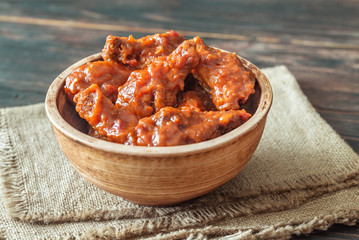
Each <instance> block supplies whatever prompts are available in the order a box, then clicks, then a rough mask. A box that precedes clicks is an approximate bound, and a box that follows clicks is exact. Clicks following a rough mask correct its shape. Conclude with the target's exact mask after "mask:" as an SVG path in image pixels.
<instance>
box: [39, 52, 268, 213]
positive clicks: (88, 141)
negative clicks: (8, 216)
mask: <svg viewBox="0 0 359 240" xmlns="http://www.w3.org/2000/svg"><path fill="white" fill-rule="evenodd" d="M101 59H102V58H101V54H100V53H98V54H94V55H92V56H89V57H86V58H84V59H82V60H80V61H78V62H77V63H75V64H74V65H72V66H70V67H69V68H68V69H66V70H65V71H64V72H63V73H61V74H60V75H59V76H58V77H57V78H56V79H55V80H54V82H53V83H52V84H51V86H50V88H49V90H48V93H47V96H46V112H47V115H48V117H49V119H50V121H51V124H52V127H53V130H54V132H55V136H56V138H57V141H58V143H59V145H60V147H61V149H62V151H63V152H64V154H65V155H66V157H67V158H68V160H69V161H70V162H71V163H72V165H73V167H74V168H75V170H76V171H77V172H78V173H79V174H81V175H82V176H83V177H84V178H85V179H87V180H88V181H90V182H91V183H93V184H95V185H97V186H98V187H100V188H102V189H104V190H105V191H108V192H110V193H113V194H116V195H118V196H121V197H123V198H125V199H127V200H129V201H132V202H134V203H138V204H143V205H151V206H165V205H173V204H175V203H179V202H183V201H185V200H188V199H191V198H194V197H197V196H200V195H202V194H205V193H208V192H210V191H212V190H214V189H216V188H217V187H219V186H220V185H222V184H224V183H225V182H227V181H229V180H230V179H232V178H233V177H234V176H236V174H238V172H239V171H240V170H241V169H242V168H243V167H244V165H245V164H246V163H247V162H248V160H249V159H250V158H251V156H252V155H253V153H254V151H255V149H256V147H257V145H258V143H259V140H260V138H261V136H262V133H263V129H264V125H265V122H266V117H267V113H268V111H269V109H270V106H271V103H272V90H271V86H270V84H269V81H268V79H267V78H266V76H265V75H264V74H263V73H262V72H261V71H260V70H259V69H258V68H257V67H256V66H255V65H253V64H252V63H250V62H249V61H247V60H245V59H242V58H240V59H241V60H242V61H243V63H244V65H245V66H247V67H248V68H249V69H250V70H251V71H253V73H254V74H255V76H256V78H257V82H256V87H255V88H256V93H255V94H254V95H253V96H251V98H250V100H249V101H250V104H248V105H247V106H245V108H246V109H247V111H248V112H250V113H252V114H253V116H252V117H251V118H250V119H249V120H248V121H247V122H246V123H244V124H243V125H241V126H240V127H238V128H236V129H234V130H233V131H231V132H229V133H227V134H225V135H223V136H220V137H218V138H215V139H212V140H209V141H205V142H201V143H195V144H188V145H181V146H173V147H141V146H127V145H122V144H118V143H112V142H108V141H104V140H100V139H97V138H93V137H90V136H89V135H87V134H86V133H87V131H88V124H87V122H86V121H84V120H83V119H81V118H80V117H79V116H78V114H77V112H76V111H75V107H74V106H73V104H71V103H70V102H68V101H67V98H66V95H65V93H64V90H63V87H64V84H65V79H66V77H67V76H68V75H69V74H70V73H71V72H72V71H73V70H74V69H75V68H77V67H79V66H81V65H84V64H86V63H87V62H91V61H97V60H101Z"/></svg>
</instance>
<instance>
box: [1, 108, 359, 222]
mask: <svg viewBox="0 0 359 240" xmlns="http://www.w3.org/2000/svg"><path fill="white" fill-rule="evenodd" d="M5 111H6V109H1V111H0V140H1V144H2V145H0V153H1V155H0V157H2V158H4V159H1V163H0V174H1V177H2V180H3V182H2V185H3V188H4V191H3V194H4V196H5V204H6V206H7V208H8V211H9V215H10V216H11V217H12V218H14V219H19V220H22V221H26V222H39V223H56V222H66V221H84V220H90V219H95V220H101V221H106V220H116V219H122V218H128V217H131V218H133V219H136V218H139V220H143V219H148V220H149V218H148V217H149V216H153V217H154V218H156V217H157V218H161V219H162V220H161V221H164V222H179V223H186V219H188V223H186V224H184V225H183V224H180V226H181V227H186V226H187V227H188V226H189V224H194V223H197V224H198V223H201V222H202V223H203V222H206V223H208V222H210V221H215V220H218V219H221V218H223V217H225V216H228V215H229V216H234V215H236V216H240V215H245V214H253V211H252V210H249V209H251V208H252V206H251V204H254V203H255V202H257V205H259V206H260V207H259V208H258V209H256V210H255V212H265V211H267V212H269V211H276V210H277V211H278V210H281V209H285V208H289V207H295V206H298V205H301V204H303V203H304V202H306V201H308V200H309V199H311V198H312V199H313V198H316V197H319V196H321V195H323V194H325V193H328V192H332V191H337V190H340V189H345V188H348V187H351V186H354V185H359V179H358V178H359V168H357V167H356V166H347V167H350V168H351V170H353V167H354V168H356V171H355V172H354V173H350V174H342V175H339V176H337V177H336V178H330V177H329V176H326V175H324V176H319V177H320V178H321V179H322V180H323V179H325V180H326V181H324V182H321V181H316V179H315V178H316V176H311V177H310V178H306V179H299V180H298V181H297V182H296V183H297V184H296V185H295V186H292V185H291V184H290V183H287V184H286V185H285V186H284V187H282V188H281V189H280V190H279V191H269V189H266V188H262V189H261V190H260V192H257V193H255V194H252V195H251V196H246V197H238V196H236V193H235V192H234V193H233V195H232V197H231V198H228V199H227V200H226V201H223V202H221V203H218V204H216V206H211V207H206V206H205V207H198V206H195V207H193V208H192V209H189V208H186V210H185V211H183V210H182V211H178V212H176V213H175V214H173V211H169V212H168V213H166V209H160V210H158V211H157V210H155V209H153V208H130V209H121V210H116V206H114V208H113V209H102V210H98V209H95V210H94V209H85V210H83V211H82V212H76V213H71V214H69V213H66V212H65V213H61V214H57V215H54V214H53V213H52V214H51V215H49V214H48V213H43V212H34V211H32V210H29V209H28V208H27V204H26V198H25V196H26V194H21V193H24V182H23V179H22V176H19V175H20V174H19V171H17V170H18V166H17V161H16V155H15V153H14V152H13V146H12V143H11V139H10V137H9V136H10V134H11V132H10V131H11V129H9V128H7V124H6V121H7V119H6V117H5ZM318 182H319V183H318ZM298 184H299V186H301V187H300V188H298ZM5 186H6V188H5ZM299 191H301V192H302V193H305V194H301V197H296V196H294V195H295V194H296V193H298V192H299ZM211 194H216V192H213V193H211ZM276 195H278V196H276ZM279 195H282V196H285V195H290V201H289V200H288V201H284V202H283V203H282V204H281V205H278V204H277V203H275V206H276V209H274V210H273V206H272V205H268V204H265V205H263V204H261V203H258V201H260V199H263V198H273V197H277V198H280V196H279ZM303 196H304V197H303ZM229 201H232V202H234V201H235V202H236V204H232V203H231V202H229ZM249 203H250V204H249ZM232 210H233V211H232ZM159 212H161V213H159ZM171 214H173V216H171ZM141 217H142V219H140V218H141ZM192 226H193V225H192Z"/></svg>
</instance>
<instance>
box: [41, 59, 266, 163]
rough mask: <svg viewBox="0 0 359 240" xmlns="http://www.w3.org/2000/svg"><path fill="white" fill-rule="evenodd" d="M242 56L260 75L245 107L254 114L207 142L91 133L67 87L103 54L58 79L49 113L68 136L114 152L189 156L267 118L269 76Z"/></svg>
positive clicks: (51, 91)
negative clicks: (151, 143) (129, 141)
mask: <svg viewBox="0 0 359 240" xmlns="http://www.w3.org/2000/svg"><path fill="white" fill-rule="evenodd" d="M240 59H241V61H242V62H243V64H244V65H245V66H246V67H247V68H249V69H250V70H251V71H252V72H253V73H254V74H255V76H256V84H255V93H254V94H253V95H252V96H251V97H250V98H249V100H248V101H247V103H246V104H245V105H243V106H241V108H244V109H245V110H246V111H247V112H249V113H251V114H252V117H251V118H250V119H249V120H248V121H247V122H246V123H244V124H243V125H241V126H239V127H238V128H236V129H234V130H232V131H231V132H229V133H227V134H224V135H222V136H220V137H217V138H215V139H212V140H208V141H205V142H200V143H194V144H188V145H180V146H172V147H142V146H127V145H122V144H117V143H112V142H108V141H104V140H100V139H97V138H93V137H91V136H89V135H88V134H87V132H88V129H89V125H88V123H87V122H86V121H85V120H84V119H82V118H80V117H79V115H78V113H77V112H76V110H75V106H74V104H73V103H71V102H70V101H69V100H68V99H67V96H66V94H65V92H64V88H63V87H64V85H65V79H66V77H67V76H68V75H69V74H70V73H71V72H72V71H73V70H74V69H75V68H77V67H79V66H81V65H84V64H86V63H87V62H91V61H99V60H102V57H101V54H100V53H98V54H94V55H92V56H89V57H87V58H85V59H82V60H80V61H79V62H77V63H75V64H74V65H72V66H71V67H69V68H68V69H66V70H65V71H64V72H63V73H62V74H60V75H59V76H58V77H57V79H55V81H54V82H53V84H52V85H51V86H50V89H49V92H48V95H47V99H46V108H47V113H48V116H49V118H50V121H51V122H52V124H53V126H54V127H55V128H57V129H58V130H59V131H60V132H62V133H64V134H65V135H67V136H68V137H70V138H72V139H74V140H76V141H79V142H82V143H83V144H86V145H88V146H90V147H93V148H98V149H102V150H106V151H110V152H117V153H125V154H130V155H152V156H164V155H168V156H170V155H173V154H177V155H181V154H183V155H185V154H190V153H195V152H203V151H206V150H208V149H209V148H214V147H216V148H217V147H221V146H223V145H224V144H228V143H229V142H231V141H233V140H234V139H236V138H237V137H238V136H239V135H242V134H244V133H246V132H248V131H249V130H251V129H253V128H255V127H256V123H258V122H259V121H260V120H261V119H263V118H265V117H266V115H267V112H268V111H269V108H270V105H271V102H272V92H271V87H270V84H269V81H268V79H267V78H266V77H265V75H264V74H263V73H262V72H261V71H260V70H259V69H258V68H257V67H256V66H255V65H253V64H252V63H250V62H249V61H247V60H245V59H242V58H240Z"/></svg>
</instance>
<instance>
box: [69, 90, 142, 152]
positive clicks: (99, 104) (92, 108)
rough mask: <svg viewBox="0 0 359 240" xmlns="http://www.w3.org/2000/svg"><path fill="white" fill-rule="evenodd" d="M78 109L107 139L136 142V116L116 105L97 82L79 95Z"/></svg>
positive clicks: (127, 143) (124, 142)
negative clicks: (104, 93)
mask: <svg viewBox="0 0 359 240" xmlns="http://www.w3.org/2000/svg"><path fill="white" fill-rule="evenodd" d="M76 111H77V112H78V113H79V115H80V117H82V118H84V119H85V120H86V121H87V122H88V123H89V124H90V126H91V127H92V128H93V129H94V130H95V131H97V132H98V133H99V134H100V135H101V136H103V137H104V138H105V139H108V140H109V141H111V142H117V143H122V144H126V145H133V144H135V143H136V135H135V133H134V127H135V126H136V124H137V122H138V120H137V118H136V116H135V115H133V114H132V112H131V111H128V110H126V109H119V108H118V107H116V105H114V104H113V103H112V102H111V101H110V100H109V99H108V98H106V97H105V96H104V95H103V93H102V92H101V90H100V88H99V87H98V86H97V85H96V84H93V85H91V86H90V87H88V88H87V89H86V90H83V91H81V92H80V93H79V94H78V95H77V104H76ZM96 134H97V133H96Z"/></svg>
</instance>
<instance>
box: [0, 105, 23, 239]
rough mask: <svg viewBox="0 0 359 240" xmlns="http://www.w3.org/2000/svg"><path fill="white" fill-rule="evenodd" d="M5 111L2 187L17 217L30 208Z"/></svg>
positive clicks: (0, 138)
mask: <svg viewBox="0 0 359 240" xmlns="http://www.w3.org/2000/svg"><path fill="white" fill-rule="evenodd" d="M5 111H6V108H5V109H0V183H1V184H0V188H1V189H2V191H3V195H4V196H5V201H4V202H5V206H6V207H7V208H8V209H11V211H8V214H9V216H10V217H13V218H16V217H17V216H19V215H24V212H28V209H27V205H26V199H25V196H26V194H25V193H26V192H25V188H24V181H23V179H22V176H21V174H20V173H21V172H20V171H19V170H18V165H17V162H18V161H17V156H16V153H15V151H14V147H13V144H12V143H11V140H10V134H11V133H10V132H9V131H10V129H9V128H8V127H7V122H6V118H5ZM22 193H23V194H22ZM0 233H1V232H0ZM0 236H1V235H0Z"/></svg>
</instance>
